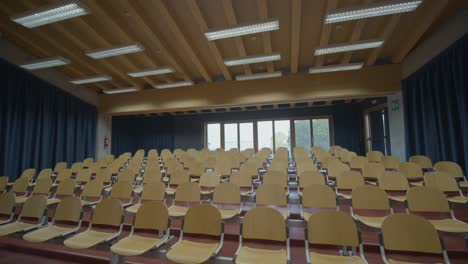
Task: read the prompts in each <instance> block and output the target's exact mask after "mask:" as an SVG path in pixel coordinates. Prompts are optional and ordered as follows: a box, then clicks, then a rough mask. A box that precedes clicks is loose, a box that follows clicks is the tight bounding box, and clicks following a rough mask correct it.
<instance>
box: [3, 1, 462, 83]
mask: <svg viewBox="0 0 468 264" xmlns="http://www.w3.org/2000/svg"><path fill="white" fill-rule="evenodd" d="M57 2H58V1H53V0H29V1H28V0H4V1H0V30H1V31H2V33H3V35H4V37H5V38H6V39H7V40H9V41H11V42H12V43H14V44H16V45H17V46H19V47H21V48H23V49H25V50H26V51H28V52H30V53H31V54H32V55H34V56H35V57H38V58H48V57H56V56H62V57H64V58H66V59H68V60H70V61H71V64H69V65H66V66H61V67H59V68H57V69H59V70H61V71H63V72H64V73H65V74H66V75H67V76H68V77H69V78H70V79H78V78H84V77H88V76H95V75H108V76H110V77H112V80H111V81H108V82H100V83H94V84H86V85H85V86H86V87H88V88H89V89H94V90H95V91H96V92H101V91H102V90H108V89H116V88H126V87H129V86H135V87H137V88H139V89H152V88H151V86H152V85H155V84H160V83H171V82H176V81H183V80H191V81H194V82H196V83H200V82H216V81H223V80H231V79H233V78H234V76H235V75H240V74H246V75H249V74H252V73H261V72H273V71H283V72H284V73H287V74H289V73H291V74H297V73H302V72H306V70H307V69H308V68H309V67H311V66H321V65H334V64H344V63H349V62H365V65H366V66H371V65H375V64H388V63H400V62H401V61H402V60H403V58H404V57H405V56H406V55H407V54H408V52H410V51H411V49H412V48H414V47H415V45H417V43H418V41H419V40H420V39H421V37H422V36H423V35H424V34H427V32H428V31H430V30H431V28H433V27H434V25H435V24H437V23H441V21H443V20H444V19H445V18H447V17H449V16H451V15H453V13H454V12H455V11H456V9H457V8H459V7H460V6H461V5H462V4H463V2H464V1H463V0H450V1H449V0H425V1H424V2H423V3H422V4H421V5H420V6H419V7H418V8H417V10H416V11H415V12H411V13H405V14H403V15H389V16H383V17H375V18H368V19H361V20H355V21H349V22H343V23H337V24H330V25H327V24H324V23H323V21H324V17H325V14H326V13H327V12H330V11H332V10H334V9H337V8H345V7H357V6H360V5H363V4H367V3H371V2H380V1H379V0H291V1H285V0H151V1H149V0H131V1H126V0H99V1H96V0H80V2H82V3H83V4H85V5H86V6H87V7H88V8H89V9H90V12H91V13H90V14H89V15H86V16H82V17H78V18H73V19H69V20H65V21H61V22H58V23H53V24H49V25H44V26H41V27H37V28H33V29H27V28H25V27H23V26H21V25H19V24H16V23H14V22H12V21H11V20H10V16H12V15H14V14H18V13H22V12H24V11H27V10H31V9H35V8H39V7H42V6H45V5H49V4H54V3H57ZM264 19H278V20H279V23H280V29H279V30H277V31H272V32H267V33H260V34H255V35H248V36H244V37H235V38H229V39H223V40H217V41H207V39H206V38H205V36H204V32H206V31H208V30H209V29H211V28H218V27H226V26H229V25H236V24H241V23H253V22H257V21H260V20H264ZM375 38H383V39H385V44H384V45H383V46H382V47H381V48H376V49H369V50H362V51H355V52H346V53H339V54H333V55H325V56H317V57H316V56H314V50H315V48H316V47H318V46H321V45H329V44H337V43H345V42H350V41H358V40H367V39H375ZM133 42H138V43H140V44H141V45H142V46H144V48H145V50H144V52H139V53H133V54H127V55H122V56H116V57H111V58H106V59H101V60H93V59H91V58H89V57H88V56H86V55H85V52H86V51H90V50H95V49H104V48H112V47H115V46H120V45H125V44H129V43H133ZM271 52H279V53H281V60H280V61H276V62H268V63H258V64H251V65H245V66H235V67H226V66H225V65H224V60H225V59H227V58H236V57H244V56H251V55H260V54H264V53H271ZM162 66H171V67H174V68H175V70H176V73H173V74H166V75H158V76H149V77H144V78H132V77H130V76H128V75H127V73H128V72H134V71H139V70H144V69H149V68H155V67H162ZM181 89H182V88H181Z"/></svg>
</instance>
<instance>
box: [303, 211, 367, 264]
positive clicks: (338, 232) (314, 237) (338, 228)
mask: <svg viewBox="0 0 468 264" xmlns="http://www.w3.org/2000/svg"><path fill="white" fill-rule="evenodd" d="M305 236H306V256H307V262H308V263H367V261H366V259H365V258H364V247H363V245H362V242H361V240H360V235H359V233H358V229H357V227H356V223H355V222H354V220H353V218H352V217H351V216H349V215H348V214H346V213H343V212H341V211H318V212H315V213H313V214H312V215H311V216H310V218H309V222H308V224H307V229H306V230H305ZM309 245H331V246H339V247H340V249H344V250H345V251H348V250H347V248H348V247H350V248H351V251H350V252H351V253H352V254H351V255H350V256H342V255H338V254H337V255H328V254H320V253H316V252H310V250H309ZM357 247H359V253H360V257H359V256H356V248H357Z"/></svg>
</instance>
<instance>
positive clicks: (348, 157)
mask: <svg viewBox="0 0 468 264" xmlns="http://www.w3.org/2000/svg"><path fill="white" fill-rule="evenodd" d="M353 157H357V154H356V152H352V151H348V152H346V155H344V156H343V158H342V159H341V162H343V163H345V164H348V165H349V164H350V163H351V158H353Z"/></svg>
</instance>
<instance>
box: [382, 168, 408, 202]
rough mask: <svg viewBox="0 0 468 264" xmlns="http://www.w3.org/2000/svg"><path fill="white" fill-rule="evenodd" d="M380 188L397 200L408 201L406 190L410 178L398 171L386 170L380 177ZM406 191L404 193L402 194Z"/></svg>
mask: <svg viewBox="0 0 468 264" xmlns="http://www.w3.org/2000/svg"><path fill="white" fill-rule="evenodd" d="M378 183H379V188H380V189H382V190H384V191H386V192H387V195H388V198H389V199H390V200H393V201H397V202H404V201H406V192H407V191H408V189H409V183H408V179H407V178H406V177H405V176H404V175H403V174H401V173H400V172H396V171H386V172H385V173H384V174H382V177H380V178H379V181H378ZM401 193H404V194H401Z"/></svg>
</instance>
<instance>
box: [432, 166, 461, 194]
mask: <svg viewBox="0 0 468 264" xmlns="http://www.w3.org/2000/svg"><path fill="white" fill-rule="evenodd" d="M424 185H425V186H426V187H432V188H436V189H438V190H440V191H442V192H458V191H459V190H460V188H459V186H458V183H457V181H456V180H455V178H454V177H453V176H452V175H450V174H449V173H447V172H444V171H431V172H427V173H426V174H425V175H424Z"/></svg>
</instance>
